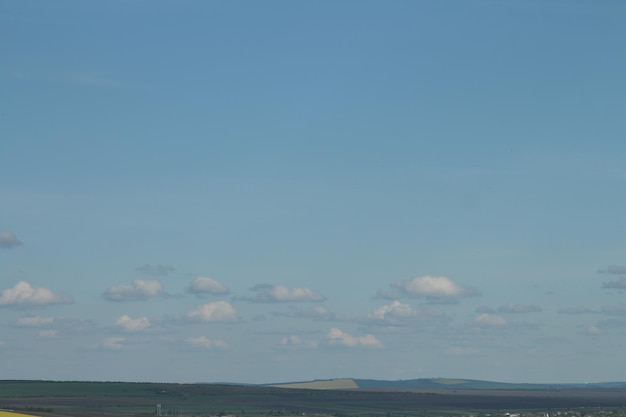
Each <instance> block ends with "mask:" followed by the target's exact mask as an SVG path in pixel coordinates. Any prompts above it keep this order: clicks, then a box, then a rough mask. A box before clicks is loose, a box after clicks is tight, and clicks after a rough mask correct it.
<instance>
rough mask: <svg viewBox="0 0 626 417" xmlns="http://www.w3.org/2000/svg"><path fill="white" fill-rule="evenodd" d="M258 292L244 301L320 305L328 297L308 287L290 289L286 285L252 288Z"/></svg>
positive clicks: (243, 298)
mask: <svg viewBox="0 0 626 417" xmlns="http://www.w3.org/2000/svg"><path fill="white" fill-rule="evenodd" d="M251 290H252V291H255V292H257V294H256V295H255V296H253V297H241V298H240V299H241V300H243V301H251V302H256V303H290V302H296V303H318V302H321V301H325V300H326V297H324V296H323V295H321V294H320V293H318V292H315V291H313V290H311V289H309V288H307V287H296V288H289V287H286V286H284V285H257V286H255V287H253V288H251Z"/></svg>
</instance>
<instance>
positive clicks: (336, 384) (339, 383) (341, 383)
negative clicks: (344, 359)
mask: <svg viewBox="0 0 626 417" xmlns="http://www.w3.org/2000/svg"><path fill="white" fill-rule="evenodd" d="M272 386H273V387H278V388H300V389H354V388H358V387H359V386H358V385H357V384H356V382H354V379H350V378H346V379H330V380H325V381H311V382H294V383H289V384H276V385H272ZM0 417H2V416H0Z"/></svg>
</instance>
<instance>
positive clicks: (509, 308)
mask: <svg viewBox="0 0 626 417" xmlns="http://www.w3.org/2000/svg"><path fill="white" fill-rule="evenodd" d="M540 311H543V309H542V308H541V307H539V306H538V305H535V304H507V305H503V306H500V307H498V313H503V314H520V313H538V312H540Z"/></svg>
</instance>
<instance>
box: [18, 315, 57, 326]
mask: <svg viewBox="0 0 626 417" xmlns="http://www.w3.org/2000/svg"><path fill="white" fill-rule="evenodd" d="M53 323H54V317H40V316H27V317H20V318H18V319H17V320H16V321H15V326H16V327H46V326H50V325H52V324H53Z"/></svg>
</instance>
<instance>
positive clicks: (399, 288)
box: [378, 275, 478, 300]
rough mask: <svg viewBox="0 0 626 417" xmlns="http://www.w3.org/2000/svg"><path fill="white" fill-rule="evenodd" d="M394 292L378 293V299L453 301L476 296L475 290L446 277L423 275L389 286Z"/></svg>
mask: <svg viewBox="0 0 626 417" xmlns="http://www.w3.org/2000/svg"><path fill="white" fill-rule="evenodd" d="M391 285H392V287H394V289H395V291H392V292H384V291H379V292H378V297H379V298H401V297H411V298H417V297H425V298H430V299H438V300H454V299H457V298H459V297H467V296H472V295H478V292H477V291H475V290H471V289H467V288H463V287H461V286H459V285H458V284H456V283H455V282H454V281H452V280H451V279H450V278H448V277H443V276H441V277H434V276H431V275H423V276H419V277H415V278H413V279H410V280H408V281H397V282H394V283H393V284H391Z"/></svg>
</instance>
